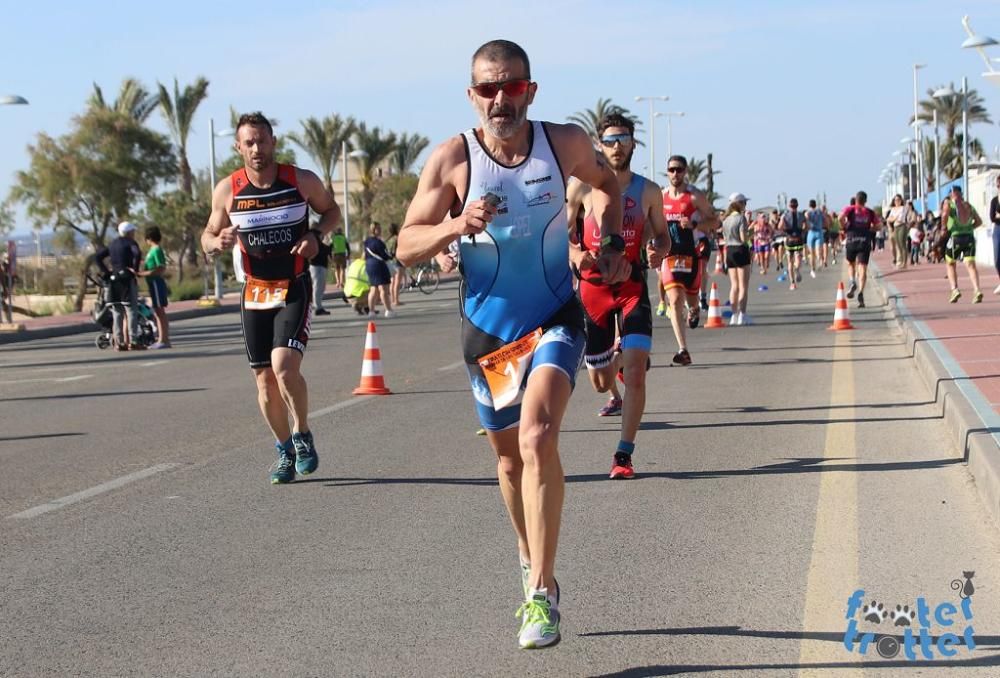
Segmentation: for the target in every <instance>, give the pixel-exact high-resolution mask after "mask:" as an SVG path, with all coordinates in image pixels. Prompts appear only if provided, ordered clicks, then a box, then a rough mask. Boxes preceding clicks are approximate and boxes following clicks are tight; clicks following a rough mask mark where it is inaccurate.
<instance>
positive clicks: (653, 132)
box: [635, 96, 670, 174]
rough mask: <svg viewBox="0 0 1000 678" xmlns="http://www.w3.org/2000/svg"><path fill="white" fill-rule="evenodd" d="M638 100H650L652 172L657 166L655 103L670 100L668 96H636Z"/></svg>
mask: <svg viewBox="0 0 1000 678" xmlns="http://www.w3.org/2000/svg"><path fill="white" fill-rule="evenodd" d="M635 100H636V101H648V102H649V172H650V174H652V173H653V172H654V171H655V170H654V168H655V167H656V130H655V129H654V127H653V123H654V117H653V116H654V112H653V103H654V102H656V101H669V100H670V97H668V96H651V97H636V98H635Z"/></svg>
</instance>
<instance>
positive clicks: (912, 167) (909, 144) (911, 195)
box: [899, 137, 920, 200]
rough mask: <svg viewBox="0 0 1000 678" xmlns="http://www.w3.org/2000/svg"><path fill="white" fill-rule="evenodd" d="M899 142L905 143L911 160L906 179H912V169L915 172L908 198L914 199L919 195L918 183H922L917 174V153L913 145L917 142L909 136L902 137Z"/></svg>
mask: <svg viewBox="0 0 1000 678" xmlns="http://www.w3.org/2000/svg"><path fill="white" fill-rule="evenodd" d="M899 143H901V144H903V146H905V147H906V155H907V158H908V159H909V161H910V164H909V167H907V168H906V179H907V181H910V171H911V170H912V171H913V172H914V174H913V179H914V181H912V182H910V187H909V188H910V190H909V198H908V199H909V200H914V199H917V197H918V193H917V187H916V184H918V183H920V181H919V180H920V177H919V176H917V168H916V164H917V153H916V151H915V150H914V147H913V146H912V144H915V143H916V142H915V140H914V139H911V138H909V137H905V138H903V139H900V140H899Z"/></svg>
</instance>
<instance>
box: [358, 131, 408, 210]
mask: <svg viewBox="0 0 1000 678" xmlns="http://www.w3.org/2000/svg"><path fill="white" fill-rule="evenodd" d="M397 142H398V140H397V138H396V135H395V134H394V133H393V132H388V133H386V134H383V132H382V129H381V128H380V127H372V128H371V129H369V128H368V126H367V125H366V124H365V123H363V122H359V123H358V124H357V127H356V129H355V130H354V144H353V145H354V148H356V149H357V150H359V151H363V154H362V155H361V157H359V158H358V159H357V163H358V171H359V172H360V175H361V176H360V180H361V190H360V191H359V193H360V197H359V200H360V204H359V207H360V209H359V210H358V212H356V214H358V215H359V218H360V219H361V223H362V224H364V225H365V226H367V225H368V222H369V221H371V218H372V203H373V201H374V199H375V183H376V181H377V180H378V179H380V178H381V169H380V168H379V166H380V165H382V164H384V163H385V161H386V160H388V159H389V158H390V156H391V155H392V153H393V152H394V151H395V150H396V144H397Z"/></svg>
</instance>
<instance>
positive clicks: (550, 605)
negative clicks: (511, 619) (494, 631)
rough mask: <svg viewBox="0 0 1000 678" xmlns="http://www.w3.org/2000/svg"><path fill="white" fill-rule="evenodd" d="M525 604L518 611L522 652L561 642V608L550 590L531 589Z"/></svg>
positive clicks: (519, 639)
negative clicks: (551, 595) (550, 594)
mask: <svg viewBox="0 0 1000 678" xmlns="http://www.w3.org/2000/svg"><path fill="white" fill-rule="evenodd" d="M528 593H529V594H530V595H529V596H528V599H527V600H526V601H524V604H523V605H521V607H520V608H519V609H518V610H517V616H518V617H520V618H521V630H520V631H519V632H518V634H517V644H518V645H519V646H520V647H521V649H522V650H536V649H539V648H542V647H548V646H550V645H555V644H556V643H558V642H559V640H560V638H561V636H560V635H559V607H558V603H557V601H556V600H555V598H552V597H550V596H549V595H548V593H549V592H548V589H531V590H530V591H529V592H528Z"/></svg>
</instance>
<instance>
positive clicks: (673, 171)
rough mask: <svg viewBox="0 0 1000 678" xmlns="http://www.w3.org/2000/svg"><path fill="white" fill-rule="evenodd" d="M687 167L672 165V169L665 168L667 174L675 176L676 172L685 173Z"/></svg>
mask: <svg viewBox="0 0 1000 678" xmlns="http://www.w3.org/2000/svg"><path fill="white" fill-rule="evenodd" d="M685 171H687V167H681V166H680V165H674V166H673V167H668V168H667V174H676V173H677V172H685Z"/></svg>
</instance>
